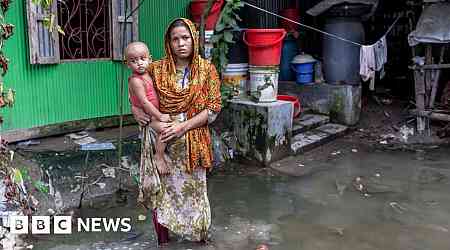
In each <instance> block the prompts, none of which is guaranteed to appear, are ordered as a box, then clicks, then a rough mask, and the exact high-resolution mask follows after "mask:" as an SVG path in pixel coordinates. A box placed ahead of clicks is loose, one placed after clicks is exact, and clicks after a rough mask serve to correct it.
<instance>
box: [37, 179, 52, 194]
mask: <svg viewBox="0 0 450 250" xmlns="http://www.w3.org/2000/svg"><path fill="white" fill-rule="evenodd" d="M33 186H34V187H35V188H36V189H37V190H38V191H39V192H41V193H44V194H48V192H49V189H48V187H47V185H45V183H43V182H42V181H35V182H33Z"/></svg>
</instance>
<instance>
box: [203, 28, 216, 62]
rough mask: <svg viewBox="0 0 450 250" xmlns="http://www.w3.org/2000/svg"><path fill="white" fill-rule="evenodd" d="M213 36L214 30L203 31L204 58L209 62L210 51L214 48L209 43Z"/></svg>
mask: <svg viewBox="0 0 450 250" xmlns="http://www.w3.org/2000/svg"><path fill="white" fill-rule="evenodd" d="M213 34H214V30H205V58H206V59H208V60H211V58H212V50H213V48H214V45H213V43H212V42H211V37H212V36H213Z"/></svg>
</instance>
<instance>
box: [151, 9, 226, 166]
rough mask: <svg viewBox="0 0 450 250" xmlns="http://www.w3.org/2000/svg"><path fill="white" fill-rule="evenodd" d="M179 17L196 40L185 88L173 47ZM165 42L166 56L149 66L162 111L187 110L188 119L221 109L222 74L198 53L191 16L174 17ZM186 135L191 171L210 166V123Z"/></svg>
mask: <svg viewBox="0 0 450 250" xmlns="http://www.w3.org/2000/svg"><path fill="white" fill-rule="evenodd" d="M177 20H181V21H183V22H184V23H185V24H186V26H187V27H188V28H189V31H190V33H191V35H192V39H193V52H192V54H193V55H192V59H191V63H190V65H189V79H188V80H189V84H188V87H186V88H184V89H183V88H180V87H179V85H178V82H177V72H176V67H175V55H174V54H173V53H172V49H171V47H170V30H169V29H170V26H171V25H172V23H174V22H176V21H177ZM164 44H165V52H166V56H165V57H164V58H163V59H162V60H160V61H156V62H154V63H152V64H151V65H150V66H149V72H150V74H151V75H152V78H153V80H154V85H155V89H156V90H157V92H158V94H159V103H160V104H159V105H160V111H161V112H162V113H168V114H179V113H186V114H187V118H188V119H190V118H192V117H193V116H195V115H196V114H198V113H200V112H201V111H203V110H205V109H208V110H211V111H214V112H219V111H220V109H221V97H220V81H219V77H218V74H217V71H216V68H215V67H214V65H213V64H211V63H210V62H209V61H208V60H206V59H203V58H201V57H200V55H199V47H200V46H199V39H198V32H197V31H196V28H195V25H194V24H193V23H192V22H191V21H190V20H188V19H184V18H178V19H175V20H174V21H172V22H171V23H170V25H169V28H168V29H167V31H166V34H165V43H164ZM186 136H187V140H186V142H187V154H188V155H187V157H188V164H187V165H188V166H187V169H188V171H192V170H193V169H195V168H197V167H204V168H210V167H211V166H212V149H211V136H210V134H209V129H208V126H207V125H205V126H202V127H199V128H196V129H192V130H190V131H188V132H187V133H186Z"/></svg>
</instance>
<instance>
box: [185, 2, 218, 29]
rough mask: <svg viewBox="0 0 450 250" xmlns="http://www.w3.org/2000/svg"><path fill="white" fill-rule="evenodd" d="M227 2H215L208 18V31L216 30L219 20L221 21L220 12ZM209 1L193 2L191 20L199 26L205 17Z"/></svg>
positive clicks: (206, 24)
mask: <svg viewBox="0 0 450 250" xmlns="http://www.w3.org/2000/svg"><path fill="white" fill-rule="evenodd" d="M224 1H225V0H217V1H215V2H214V4H213V6H212V8H211V11H210V12H209V16H208V18H206V21H205V29H206V30H214V27H215V26H216V23H217V20H219V16H220V10H221V8H222V5H223V3H224ZM207 3H208V0H191V4H190V12H191V18H192V21H193V22H194V23H196V24H197V25H199V24H200V20H201V18H202V15H203V10H204V9H205V8H206V5H207Z"/></svg>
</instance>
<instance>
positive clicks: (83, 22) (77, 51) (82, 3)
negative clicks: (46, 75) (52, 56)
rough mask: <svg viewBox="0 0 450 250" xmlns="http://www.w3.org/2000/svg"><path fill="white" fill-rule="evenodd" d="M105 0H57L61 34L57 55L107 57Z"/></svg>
mask: <svg viewBox="0 0 450 250" xmlns="http://www.w3.org/2000/svg"><path fill="white" fill-rule="evenodd" d="M108 5H109V4H108V0H90V1H86V0H61V1H58V24H59V25H60V26H61V28H62V29H63V30H64V33H65V35H60V36H59V55H60V57H61V59H91V58H108V57H110V54H111V53H110V51H111V46H110V45H111V44H110V27H109V6H108Z"/></svg>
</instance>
